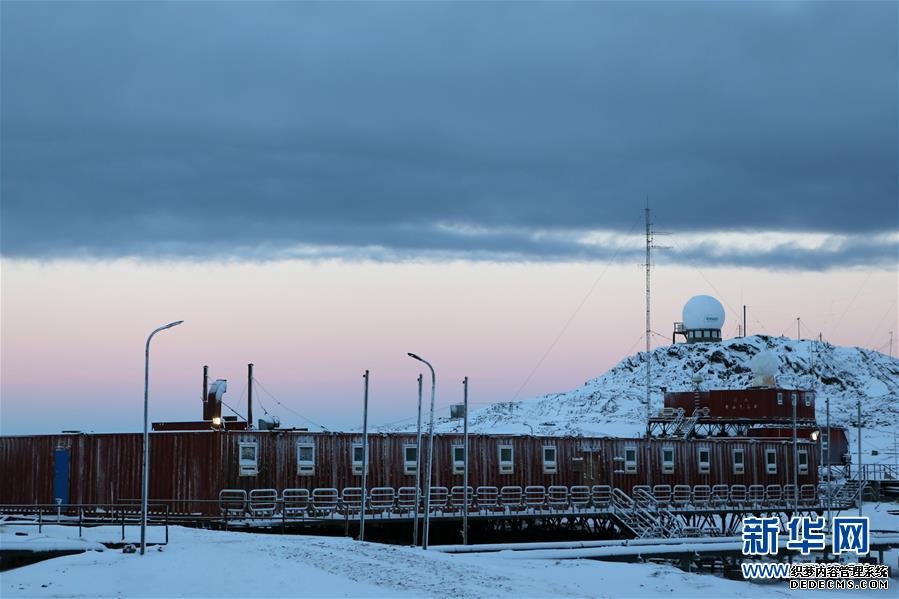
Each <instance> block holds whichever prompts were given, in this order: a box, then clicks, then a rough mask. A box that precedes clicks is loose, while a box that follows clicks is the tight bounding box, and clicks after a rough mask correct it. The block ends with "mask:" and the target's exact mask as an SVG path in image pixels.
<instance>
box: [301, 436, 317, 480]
mask: <svg viewBox="0 0 899 599" xmlns="http://www.w3.org/2000/svg"><path fill="white" fill-rule="evenodd" d="M297 474H299V475H300V476H312V475H313V474H315V445H314V444H313V443H297Z"/></svg>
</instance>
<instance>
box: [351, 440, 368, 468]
mask: <svg viewBox="0 0 899 599" xmlns="http://www.w3.org/2000/svg"><path fill="white" fill-rule="evenodd" d="M369 452H371V448H370V447H369ZM352 458H353V474H355V475H357V476H361V475H362V462H364V461H365V455H364V452H363V451H362V443H353V454H352ZM370 461H371V454H370V453H369V462H370Z"/></svg>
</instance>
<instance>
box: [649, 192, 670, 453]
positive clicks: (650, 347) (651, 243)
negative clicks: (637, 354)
mask: <svg viewBox="0 0 899 599" xmlns="http://www.w3.org/2000/svg"><path fill="white" fill-rule="evenodd" d="M644 210H645V212H646V263H645V264H644V266H645V267H646V437H647V438H648V437H649V419H650V417H652V406H651V404H650V401H649V397H650V395H649V391H650V374H651V372H650V369H651V361H650V357H651V356H650V355H649V352H650V351H651V349H652V343H651V339H652V337H651V335H652V319H651V315H650V306H651V304H650V301H649V300H650V298H649V272H650V268H651V267H652V250H654V249H657V250H664V249H668V248H666V247H664V246H659V245H654V244H653V235H665V233H661V232H657V231H653V229H652V222H651V221H650V220H649V196H647V197H646V208H645V209H644Z"/></svg>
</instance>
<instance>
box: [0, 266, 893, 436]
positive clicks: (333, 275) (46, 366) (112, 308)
mask: <svg viewBox="0 0 899 599" xmlns="http://www.w3.org/2000/svg"><path fill="white" fill-rule="evenodd" d="M0 267H2V282H3V294H2V337H0V353H2V362H0V395H2V403H0V432H2V434H29V433H48V432H55V431H59V430H63V429H76V430H85V431H88V430H94V431H97V432H101V431H136V430H139V429H140V426H141V423H142V420H141V419H142V398H143V346H144V341H145V339H146V336H147V334H148V333H149V332H150V331H151V330H152V329H153V328H155V327H156V326H159V325H161V324H165V323H166V322H169V321H172V320H178V319H184V320H185V324H183V325H181V326H179V327H176V328H175V329H172V330H170V331H165V332H163V333H161V334H160V335H158V336H157V337H156V338H155V339H154V341H153V347H152V353H151V370H150V377H151V387H150V389H151V410H150V413H151V420H154V421H159V420H193V419H198V418H199V417H200V414H201V405H200V401H199V400H200V388H201V375H202V366H203V364H208V365H209V366H210V371H211V376H212V378H226V379H228V382H229V391H228V393H227V394H226V396H225V401H226V402H228V403H229V404H231V405H232V406H233V407H234V408H236V409H237V410H238V411H239V412H240V413H241V414H245V409H246V407H245V398H244V399H241V390H242V389H243V388H244V387H245V382H246V364H247V363H248V362H254V363H255V365H256V376H257V378H258V379H259V381H260V382H261V383H262V385H264V387H265V389H266V390H267V391H268V392H270V393H272V394H273V395H274V396H275V397H277V398H278V399H279V400H281V402H283V404H285V405H287V406H289V407H290V408H292V409H293V410H295V411H296V412H299V413H300V414H302V415H303V416H305V417H306V418H308V419H310V420H311V421H313V422H316V423H320V424H322V425H324V426H326V427H327V428H329V429H334V428H349V427H354V426H360V425H361V406H362V372H363V371H364V370H365V369H370V370H371V373H372V374H371V377H372V378H371V402H370V406H371V407H370V423H371V424H373V425H378V424H383V423H386V422H392V421H397V420H400V419H404V418H414V410H415V402H416V385H415V378H416V377H417V375H418V373H419V372H422V368H420V365H419V364H418V363H416V362H414V361H413V360H411V359H410V358H408V357H407V356H406V352H408V351H413V352H416V353H418V354H420V355H422V356H424V357H426V358H428V359H430V360H431V361H432V363H433V364H434V366H435V368H436V370H437V377H438V385H437V404H438V406H446V405H448V404H449V403H455V402H457V401H461V393H462V386H461V380H462V378H463V376H466V375H467V376H469V377H470V380H471V387H470V389H471V393H470V399H471V401H472V403H473V404H477V403H488V402H492V401H507V400H511V399H512V398H513V397H515V394H516V392H517V391H518V390H519V388H521V387H522V385H523V384H524V383H525V381H526V380H527V378H528V376H529V374H530V373H531V372H532V370H533V369H534V367H535V366H536V364H537V363H538V361H539V360H540V358H541V356H543V354H544V353H545V352H546V351H547V349H548V348H549V347H550V345H551V344H552V343H553V340H554V339H555V338H556V337H557V335H558V334H559V332H560V330H561V329H562V327H563V326H564V325H565V323H566V321H568V319H569V318H570V317H571V316H572V314H573V313H574V311H575V310H576V308H577V307H578V305H579V304H580V303H581V301H582V300H583V298H584V296H585V294H586V293H587V292H588V290H589V289H590V288H591V286H592V285H593V283H594V281H595V280H596V278H597V277H598V276H599V275H600V273H602V272H603V270H604V269H605V268H606V267H605V266H604V265H601V264H591V263H491V262H464V261H457V262H406V263H379V262H342V261H323V262H306V261H284V262H266V263H250V262H232V263H217V264H210V263H200V262H177V263H176V262H147V261H132V260H115V261H107V262H103V261H54V262H36V261H25V260H14V259H8V258H4V259H2V261H0ZM643 285H644V280H643V271H642V269H640V268H639V267H638V266H637V265H630V264H627V265H625V264H618V265H613V266H611V267H609V268H608V270H607V272H605V274H604V275H603V277H602V279H601V280H600V282H599V284H598V285H597V286H596V288H595V290H594V291H593V293H592V294H591V295H590V297H589V298H588V300H587V301H586V303H585V304H584V306H583V308H582V309H581V310H580V311H579V312H578V314H577V315H576V316H575V317H574V319H573V320H572V322H571V325H570V327H569V328H568V329H567V331H566V332H565V334H564V335H562V336H561V338H560V339H559V341H558V343H557V344H556V345H555V347H554V348H553V350H552V351H551V352H550V353H549V355H548V356H547V357H546V359H545V361H543V363H542V364H541V366H540V367H539V368H538V369H537V370H536V372H535V373H534V375H533V377H532V378H531V379H530V381H529V382H528V383H527V385H526V386H524V388H523V390H522V391H521V393H520V395H519V396H518V399H525V398H529V397H534V396H537V395H542V394H545V393H550V392H561V391H566V390H569V389H572V388H575V387H578V386H580V385H582V384H583V383H584V381H586V380H588V379H590V378H593V377H595V376H598V375H600V374H602V373H603V372H604V371H605V370H607V369H608V368H609V367H611V366H614V365H615V364H616V363H617V362H618V361H619V360H621V359H622V358H624V357H625V356H626V355H628V354H629V353H634V352H636V351H639V350H641V349H642V348H643V345H644V343H643V340H642V335H643V329H644V320H643V319H644V308H643V293H644V289H643ZM700 293H707V294H710V295H714V296H716V297H718V298H719V299H720V300H722V303H724V305H725V308H726V310H727V322H726V324H725V327H724V330H723V332H724V335H725V337H732V336H735V335H736V332H737V328H736V326H737V319H736V316H737V312H739V310H740V306H741V305H742V304H743V303H745V304H747V305H749V322H748V324H749V332H750V333H767V334H772V335H780V334H786V335H787V336H790V337H794V336H795V334H796V321H795V319H796V317H797V316H799V317H801V318H802V323H803V337H810V336H813V335H816V334H817V333H818V332H821V333H823V335H824V338H825V339H826V340H828V341H830V342H833V343H837V344H841V345H859V346H862V347H869V348H874V349H877V348H880V349H881V350H882V351H884V352H886V346H885V344H886V343H887V341H888V339H889V337H888V331H889V330H891V329H892V330H894V331H896V332H897V333H899V325H897V273H896V272H895V270H893V269H879V270H875V269H844V270H833V271H828V272H820V273H819V272H808V271H802V272H799V271H775V272H768V271H764V270H760V269H741V268H703V269H701V270H700V269H695V268H691V267H685V266H673V265H664V264H662V265H660V266H659V267H657V268H655V269H654V271H653V329H654V330H655V331H658V332H659V333H661V334H662V335H665V336H666V337H667V338H668V339H670V332H671V326H672V323H673V322H674V321H676V320H680V310H681V307H682V306H683V304H684V302H685V301H686V300H687V299H689V297H691V296H692V295H695V294H700ZM668 342H669V341H668V340H666V339H665V338H662V337H655V338H654V339H653V346H654V347H656V346H658V345H664V344H666V343H668ZM896 343H897V344H899V338H897V340H896ZM426 376H427V373H426ZM256 397H257V398H259V399H260V402H257V407H256V409H255V411H254V412H255V415H257V416H258V415H261V414H262V409H261V406H265V407H266V408H268V409H269V411H271V412H273V413H275V414H277V415H278V416H279V417H280V418H281V420H282V423H283V425H284V426H310V427H311V428H313V429H314V428H315V427H314V426H313V425H311V424H310V423H309V422H308V421H304V420H303V419H301V418H300V417H298V416H296V415H295V414H294V413H293V412H291V411H288V410H287V409H284V408H281V407H278V406H275V405H274V402H273V401H272V400H271V398H270V397H268V395H267V394H266V391H264V390H262V389H259V388H257V392H256ZM442 412H444V413H445V412H446V410H445V409H444V410H443V411H442Z"/></svg>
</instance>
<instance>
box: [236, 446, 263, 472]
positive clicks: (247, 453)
mask: <svg viewBox="0 0 899 599" xmlns="http://www.w3.org/2000/svg"><path fill="white" fill-rule="evenodd" d="M238 449H239V458H240V459H239V462H238V466H239V467H240V476H256V475H257V474H259V444H258V443H256V442H255V441H247V442H244V443H241V444H240V446H239V448H238Z"/></svg>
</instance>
